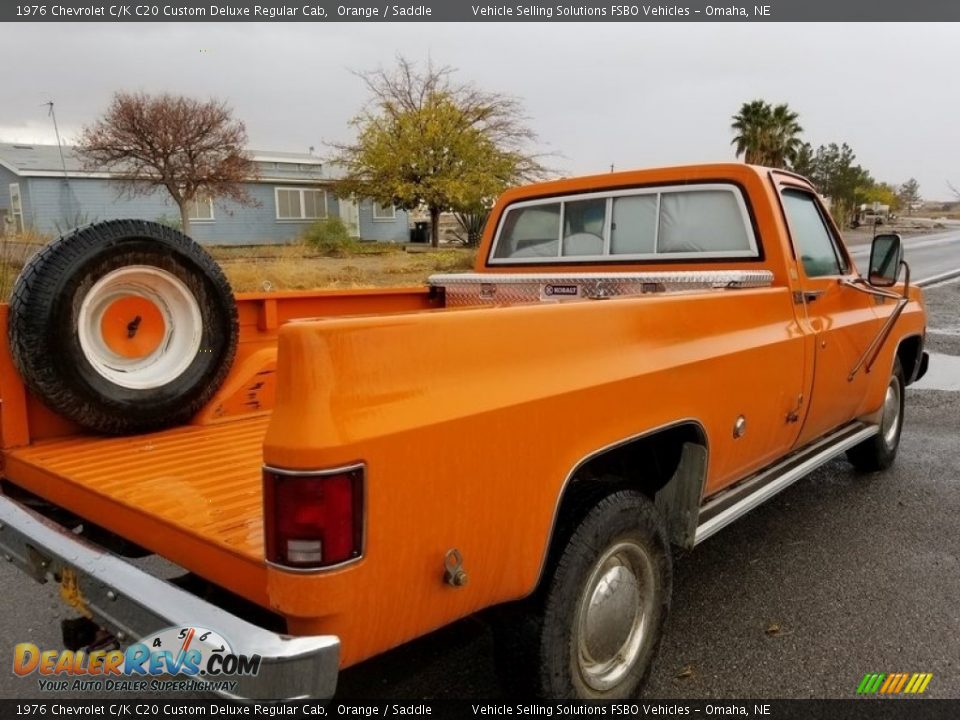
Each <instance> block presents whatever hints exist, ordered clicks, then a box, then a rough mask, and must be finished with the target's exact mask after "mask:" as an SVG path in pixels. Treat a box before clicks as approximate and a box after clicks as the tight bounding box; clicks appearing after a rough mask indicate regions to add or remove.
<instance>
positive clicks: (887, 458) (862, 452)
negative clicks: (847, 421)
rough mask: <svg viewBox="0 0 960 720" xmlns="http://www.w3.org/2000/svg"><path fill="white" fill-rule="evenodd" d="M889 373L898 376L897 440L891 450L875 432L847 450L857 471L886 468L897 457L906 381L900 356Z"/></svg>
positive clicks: (875, 470)
mask: <svg viewBox="0 0 960 720" xmlns="http://www.w3.org/2000/svg"><path fill="white" fill-rule="evenodd" d="M891 374H892V375H893V376H896V377H898V378H900V403H901V407H900V429H899V431H898V432H897V442H896V444H895V445H894V447H893V449H892V450H891V449H890V448H888V447H887V446H886V444H885V443H884V441H883V438H882V437H881V436H880V433H877V434H876V435H874V436H873V437H871V438H868V439H866V440H864V441H863V442H861V443H860V444H859V445H854V446H853V447H852V448H850V449H849V450H847V460H849V461H850V464H851V465H853V466H854V467H855V468H856V469H857V470H858V471H859V472H863V473H870V472H879V471H881V470H886V469H887V468H888V467H890V466H891V465H892V464H893V461H894V460H895V459H896V457H897V450H899V448H900V435H901V434H902V432H903V422H904V411H905V403H904V401H905V398H904V393H905V389H906V382H905V380H904V376H903V367H902V366H901V364H900V358H896V359H895V360H894V362H893V369H892V370H891Z"/></svg>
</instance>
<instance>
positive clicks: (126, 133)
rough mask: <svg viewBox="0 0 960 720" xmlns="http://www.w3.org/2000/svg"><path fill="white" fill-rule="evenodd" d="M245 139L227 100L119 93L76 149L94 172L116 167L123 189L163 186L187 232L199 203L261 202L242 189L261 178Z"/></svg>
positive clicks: (145, 191) (141, 191)
mask: <svg viewBox="0 0 960 720" xmlns="http://www.w3.org/2000/svg"><path fill="white" fill-rule="evenodd" d="M246 142H247V131H246V128H245V126H244V124H243V123H242V122H240V121H239V120H235V119H233V114H232V111H231V109H230V108H229V107H228V106H227V105H226V104H225V103H223V102H221V101H217V100H209V101H207V102H202V101H199V100H195V99H193V98H188V97H183V96H180V95H170V94H166V93H165V94H162V95H147V94H145V93H126V92H120V93H117V94H116V95H114V96H113V101H112V102H111V103H110V107H108V108H107V111H106V113H104V115H103V117H101V118H100V119H99V120H97V121H96V122H95V123H94V124H93V125H90V126H88V127H85V128H84V129H83V132H82V135H81V138H80V142H79V144H78V150H79V152H80V155H81V157H82V158H83V159H84V164H85V166H86V167H87V168H88V169H91V170H93V169H96V170H103V169H107V170H110V171H112V172H115V173H116V174H117V175H118V176H119V177H120V178H121V179H122V185H121V188H120V189H121V192H122V193H126V194H127V195H129V196H135V195H150V194H152V193H154V192H156V191H157V190H158V189H159V188H161V187H162V188H165V189H166V190H167V192H168V193H170V197H171V198H173V201H174V202H175V203H176V204H177V207H178V208H179V209H180V218H181V223H182V227H183V231H184V232H185V233H187V234H189V233H190V205H191V203H193V202H194V201H196V200H204V199H207V198H210V199H213V198H229V199H230V200H233V201H235V202H237V203H239V204H241V205H256V204H257V203H256V202H255V201H254V200H253V198H251V197H250V195H249V194H248V193H247V191H246V189H245V188H244V186H243V183H244V182H245V181H247V180H250V179H253V178H255V176H256V167H255V165H254V164H253V162H252V160H251V159H250V158H249V157H248V156H247V154H246V152H245V146H246Z"/></svg>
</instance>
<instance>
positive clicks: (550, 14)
mask: <svg viewBox="0 0 960 720" xmlns="http://www.w3.org/2000/svg"><path fill="white" fill-rule="evenodd" d="M0 21H2V22H314V23H316V22H368V23H369V22H374V23H375V22H889V21H897V22H923V21H926V22H930V21H938V22H944V21H947V22H949V21H960V2H957V1H956V0H911V1H910V2H903V1H902V0H844V1H843V2H837V0H759V1H758V2H736V1H735V2H720V3H708V2H703V0H690V1H681V2H668V1H664V2H644V3H633V4H630V0H587V1H578V0H562V1H560V2H555V1H550V0H512V1H511V0H401V1H400V2H397V1H396V0H339V1H337V0H333V1H331V0H220V1H219V2H209V1H207V2H205V1H204V0H172V1H171V2H162V1H160V2H153V1H151V0H135V1H134V2H130V3H127V4H125V3H123V2H122V1H121V0H59V1H52V0H33V2H32V3H28V2H23V3H20V2H5V3H3V4H2V5H0Z"/></svg>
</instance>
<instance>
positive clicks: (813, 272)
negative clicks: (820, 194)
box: [783, 190, 845, 277]
mask: <svg viewBox="0 0 960 720" xmlns="http://www.w3.org/2000/svg"><path fill="white" fill-rule="evenodd" d="M783 210H784V212H785V213H786V216H787V222H788V223H789V224H790V234H791V235H792V236H793V242H794V245H795V247H796V249H797V252H799V253H800V260H801V262H803V269H804V271H805V272H806V273H807V277H824V276H826V275H842V274H843V272H844V271H845V264H844V263H842V262H841V257H842V255H841V254H840V252H839V250H838V248H837V246H836V243H835V241H834V239H833V235H832V234H831V232H830V230H829V228H828V227H827V224H826V222H825V221H824V218H823V215H822V214H821V213H820V207H819V206H818V205H817V201H816V199H814V197H813V196H812V195H810V194H809V193H805V192H800V191H798V190H784V192H783Z"/></svg>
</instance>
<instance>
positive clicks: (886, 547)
mask: <svg viewBox="0 0 960 720" xmlns="http://www.w3.org/2000/svg"><path fill="white" fill-rule="evenodd" d="M941 239H944V238H926V239H925V240H924V239H920V240H917V239H912V240H911V241H910V242H911V244H912V243H916V244H913V245H912V247H911V248H910V249H909V250H908V256H909V257H911V259H912V261H913V262H915V263H918V264H919V263H922V264H923V267H922V268H921V269H920V270H919V271H918V270H915V272H914V276H915V277H918V278H919V277H924V275H923V273H924V272H927V271H929V270H932V271H936V269H937V268H938V267H939V265H938V263H937V262H936V261H933V260H929V258H927V257H926V256H927V255H928V252H927V251H925V248H931V247H938V248H948V249H949V250H950V251H951V252H953V251H954V250H955V248H956V249H958V250H960V247H958V246H957V243H956V239H951V240H950V241H949V242H948V243H946V244H944V245H939V246H934V245H922V243H923V242H926V241H929V240H933V241H939V240H941ZM921 256H922V257H921ZM928 261H929V262H928ZM958 266H960V263H957V264H955V265H954V266H953V267H958ZM951 269H952V268H951ZM927 295H928V305H929V308H930V313H931V332H930V334H929V340H930V347H931V349H932V350H934V351H935V352H937V353H941V354H947V359H946V360H945V359H943V358H942V357H935V358H934V362H933V367H934V368H937V367H938V363H939V367H942V368H946V370H945V371H944V372H938V373H937V375H936V377H935V381H934V382H929V381H926V382H925V383H924V385H925V387H923V388H921V389H911V390H910V391H909V394H908V404H907V424H906V428H905V431H904V436H903V445H902V449H901V453H900V457H899V460H898V462H897V464H896V465H895V466H894V468H893V469H892V470H891V471H889V472H887V473H882V474H877V475H868V476H861V475H856V474H854V473H853V471H852V470H851V469H850V467H849V466H848V465H847V464H846V463H844V462H843V461H836V462H834V463H832V464H830V465H829V466H827V467H825V468H822V469H821V470H819V471H818V472H816V473H814V474H813V475H812V476H810V477H809V478H806V479H804V480H802V481H800V482H798V483H797V484H795V485H794V486H792V487H791V488H790V489H788V490H787V491H785V492H784V493H782V494H780V495H778V496H777V497H776V498H774V499H773V500H771V501H769V502H768V503H766V504H765V505H763V506H761V507H760V508H758V509H757V510H756V511H754V512H753V513H751V514H749V515H748V516H746V517H745V518H743V519H741V520H739V521H738V522H737V523H735V524H733V525H732V526H730V527H729V528H726V529H725V530H723V531H722V532H721V533H719V534H718V535H716V536H715V537H713V538H711V539H710V540H708V541H707V542H705V543H704V544H703V545H702V546H701V547H699V548H697V550H696V551H695V552H693V553H691V554H689V555H687V556H685V557H682V558H679V559H678V560H677V562H676V564H675V568H676V577H675V583H674V599H673V611H672V614H671V617H670V620H669V623H668V627H667V631H666V636H665V639H664V643H663V648H662V651H661V655H660V658H659V661H658V662H657V665H656V667H655V669H654V672H653V675H652V677H651V681H650V684H649V686H648V688H647V695H648V697H651V698H666V697H673V698H708V699H709V698H735V697H850V696H851V694H852V692H853V690H854V688H855V686H856V684H857V682H858V681H859V679H860V678H861V677H862V675H863V674H864V673H866V672H894V671H903V672H921V671H922V672H932V673H933V674H934V679H933V681H932V682H931V683H930V686H929V688H928V690H927V695H928V696H930V697H941V698H942V697H953V698H960V610H958V604H957V598H958V597H960V533H958V532H957V518H958V517H960V477H958V468H960V444H958V442H957V438H958V432H960V419H958V418H960V412H958V410H960V395H958V392H960V382H958V381H960V359H958V357H956V356H960V319H958V318H960V283H954V284H950V285H945V286H942V287H939V288H936V289H933V290H930V291H928V293H927ZM950 356H954V357H950ZM950 361H952V364H951V362H950ZM951 367H953V368H954V369H955V371H951V370H950V368H951ZM951 372H953V374H951ZM931 377H934V371H933V370H931ZM940 388H953V389H952V390H943V389H940ZM0 593H2V601H0V602H2V605H0V608H2V612H0V698H28V697H36V696H37V694H38V693H37V687H36V684H35V681H33V680H21V679H18V678H15V677H14V676H13V675H12V673H10V672H9V670H8V669H9V668H10V666H11V653H12V649H13V645H14V644H15V643H17V642H24V641H31V642H35V643H37V644H38V645H39V646H41V647H43V648H57V647H60V638H59V631H58V622H59V620H60V619H61V618H63V617H66V616H67V613H65V612H64V611H63V608H62V606H61V604H60V602H59V600H58V599H57V597H56V593H55V591H54V590H53V589H52V588H50V587H49V586H38V585H36V584H35V583H34V582H33V581H31V580H28V579H25V576H23V575H21V574H20V573H18V572H16V571H15V570H13V569H12V568H11V567H9V566H6V565H2V566H0ZM492 657H493V655H492V644H491V638H490V632H489V629H488V627H487V626H486V625H485V623H484V622H483V621H482V620H477V619H470V620H466V621H463V622H461V623H458V624H456V625H453V626H451V627H449V628H446V629H444V630H441V631H439V632H437V633H434V634H433V635H431V636H428V637H426V638H422V639H420V640H418V641H415V642H413V643H410V644H408V645H406V646H404V647H402V648H399V649H398V650H395V651H393V652H391V653H387V654H385V655H383V656H381V657H379V658H375V659H374V660H371V661H369V662H367V663H364V664H362V665H359V666H357V667H354V668H351V669H350V670H348V671H346V672H345V673H343V675H342V677H341V683H340V688H341V689H340V694H341V695H342V696H343V697H354V698H378V697H384V698H386V697H404V698H441V697H453V698H461V697H478V698H493V697H497V696H498V694H499V692H500V690H499V687H498V684H497V681H496V674H495V672H494V665H493V659H492ZM4 668H6V669H4Z"/></svg>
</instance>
